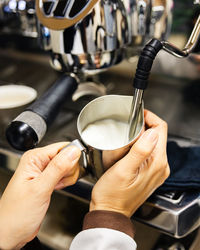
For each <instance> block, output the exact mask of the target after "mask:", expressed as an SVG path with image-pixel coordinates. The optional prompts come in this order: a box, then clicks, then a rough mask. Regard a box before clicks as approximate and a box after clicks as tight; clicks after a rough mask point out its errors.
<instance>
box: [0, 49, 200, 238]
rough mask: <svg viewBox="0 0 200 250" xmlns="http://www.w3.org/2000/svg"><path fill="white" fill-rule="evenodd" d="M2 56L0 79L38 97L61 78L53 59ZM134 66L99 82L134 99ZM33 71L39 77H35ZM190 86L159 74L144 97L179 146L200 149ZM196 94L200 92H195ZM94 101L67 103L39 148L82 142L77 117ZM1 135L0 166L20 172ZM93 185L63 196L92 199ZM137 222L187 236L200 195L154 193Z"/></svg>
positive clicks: (199, 218) (199, 122)
mask: <svg viewBox="0 0 200 250" xmlns="http://www.w3.org/2000/svg"><path fill="white" fill-rule="evenodd" d="M1 58H2V60H1V62H0V76H1V78H0V81H2V82H8V83H9V82H10V83H23V84H26V85H29V86H32V87H34V88H36V89H37V90H38V92H39V95H40V94H41V93H42V92H43V91H44V90H45V89H46V88H48V86H49V85H50V84H51V83H52V82H53V80H54V79H56V77H57V74H56V73H55V72H54V71H53V70H52V69H51V68H50V66H49V65H48V60H47V59H48V58H47V57H46V56H45V55H43V56H41V55H34V56H33V55H32V56H30V55H29V56H26V54H23V55H22V56H21V55H20V53H19V54H16V53H15V54H12V53H11V52H9V53H7V52H6V53H5V52H3V51H1ZM11 62H12V63H11ZM133 67H135V65H130V64H128V63H125V64H122V65H120V66H117V67H116V69H111V70H109V71H107V72H104V73H101V74H100V75H99V79H98V80H100V81H101V82H102V83H103V84H104V85H105V86H106V88H107V93H108V94H113V93H115V94H124V95H130V93H132V84H131V83H132V77H133V72H132V69H133ZM22 69H23V70H22ZM124 69H125V70H124ZM127 69H130V70H127ZM32 70H34V73H32V74H31V73H30V72H31V71H32ZM45 75H47V76H48V77H45ZM190 86H191V87H192V85H190V83H188V82H187V81H183V80H182V79H181V80H177V79H168V78H167V77H165V78H158V77H157V76H156V77H153V78H152V79H151V82H150V84H149V89H148V90H147V91H146V93H145V99H144V101H145V106H146V108H148V109H150V110H152V111H153V112H155V113H156V114H158V115H159V116H161V117H162V118H163V119H164V120H166V121H167V122H168V124H169V135H173V136H174V138H175V139H176V141H177V142H178V143H179V144H181V145H187V146H189V145H200V130H199V128H200V114H199V113H200V111H199V105H200V104H199V105H198V103H195V102H193V103H192V100H194V101H195V100H197V99H195V98H189V97H188V91H189V88H190ZM197 87H198V86H197ZM192 93H193V94H195V93H198V92H197V91H193V92H192ZM199 93H200V90H199ZM90 99H91V97H88V96H87V97H82V98H80V99H79V100H78V101H76V102H72V101H71V102H67V103H66V104H65V106H64V107H63V109H62V111H61V113H60V115H59V116H58V117H57V120H56V121H55V123H54V125H53V126H52V127H51V128H50V129H49V131H48V133H47V134H46V136H45V138H44V139H43V140H42V142H41V143H40V145H39V146H43V145H47V144H49V143H53V142H57V141H61V140H62V141H63V140H69V141H71V140H73V139H75V138H77V137H78V133H77V130H76V119H77V115H78V114H79V112H80V110H81V109H82V107H83V106H84V105H85V104H86V103H87V102H88V101H90ZM198 100H199V99H198ZM191 127H192V128H193V129H192V130H191ZM0 137H1V140H0V167H1V168H4V169H6V170H11V171H15V169H16V167H17V164H18V161H19V158H20V156H21V153H19V152H17V151H14V150H13V149H12V148H11V147H10V146H9V145H8V143H7V142H6V139H5V137H4V136H2V135H0ZM93 185H94V180H92V179H90V178H89V177H87V178H84V179H81V180H79V181H78V183H77V184H76V185H74V186H72V187H69V188H66V189H64V190H62V191H60V192H61V193H62V194H64V195H67V196H73V197H75V198H78V199H79V200H84V201H89V200H90V195H91V190H92V187H93ZM133 219H136V220H138V221H140V222H142V223H145V224H147V225H150V226H153V227H154V228H157V229H159V230H161V231H162V232H164V233H167V234H170V235H171V236H173V237H176V238H180V237H184V236H186V235H187V234H189V233H190V232H192V231H193V230H194V229H196V228H197V227H198V226H200V191H199V192H198V191H190V192H184V193H177V192H168V193H159V194H158V193H157V194H156V193H154V194H153V195H152V196H151V197H150V198H149V199H148V200H147V201H146V202H145V203H144V204H143V205H142V206H141V207H140V208H139V210H138V211H137V212H136V214H135V215H134V218H133Z"/></svg>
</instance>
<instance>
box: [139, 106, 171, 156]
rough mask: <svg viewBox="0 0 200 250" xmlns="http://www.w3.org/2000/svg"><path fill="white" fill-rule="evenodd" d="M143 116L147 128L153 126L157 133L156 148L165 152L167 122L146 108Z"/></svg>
mask: <svg viewBox="0 0 200 250" xmlns="http://www.w3.org/2000/svg"><path fill="white" fill-rule="evenodd" d="M144 117H145V123H146V124H147V126H148V127H149V128H155V129H156V130H157V132H158V134H159V140H158V143H157V148H159V149H160V150H162V151H163V152H166V143H167V130H168V128H167V123H166V122H165V121H163V120H162V119H160V118H159V117H158V116H157V115H155V114H153V113H152V112H151V111H148V110H145V111H144Z"/></svg>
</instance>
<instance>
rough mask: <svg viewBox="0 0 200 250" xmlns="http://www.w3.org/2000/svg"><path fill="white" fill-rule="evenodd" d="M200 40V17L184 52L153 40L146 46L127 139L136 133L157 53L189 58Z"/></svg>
mask: <svg viewBox="0 0 200 250" xmlns="http://www.w3.org/2000/svg"><path fill="white" fill-rule="evenodd" d="M199 38H200V15H199V17H198V19H197V21H196V23H195V25H194V28H193V30H192V33H191V35H190V37H189V39H188V42H187V43H186V45H185V47H184V48H183V50H180V49H179V48H177V47H176V46H174V45H173V44H170V43H169V42H168V41H159V40H157V39H155V38H153V39H152V40H151V41H150V42H149V43H147V44H146V46H145V47H144V49H143V50H142V52H141V55H140V57H139V61H138V65H137V69H136V74H135V78H134V81H133V87H134V95H133V101H132V105H131V112H130V116H129V121H128V123H129V128H128V135H127V137H128V138H127V139H128V141H130V139H131V138H133V137H134V135H135V133H136V128H137V123H138V117H139V111H140V108H141V104H142V98H143V93H144V90H145V89H146V88H147V85H148V78H149V74H150V71H151V67H152V64H153V61H154V59H155V57H156V55H157V53H158V52H159V51H160V50H161V49H162V48H163V49H164V50H165V51H166V52H168V53H170V54H172V55H173V56H176V57H179V58H182V57H187V56H188V55H189V54H190V53H191V52H192V51H193V50H194V48H195V46H196V45H197V43H198V42H199Z"/></svg>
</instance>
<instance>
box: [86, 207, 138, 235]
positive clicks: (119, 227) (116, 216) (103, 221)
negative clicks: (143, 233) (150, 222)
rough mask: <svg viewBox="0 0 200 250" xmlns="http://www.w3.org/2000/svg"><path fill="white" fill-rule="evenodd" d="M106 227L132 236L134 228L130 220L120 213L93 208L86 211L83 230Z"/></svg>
mask: <svg viewBox="0 0 200 250" xmlns="http://www.w3.org/2000/svg"><path fill="white" fill-rule="evenodd" d="M96 228H107V229H112V230H116V231H120V232H123V233H125V234H127V235H129V236H130V237H131V238H134V234H135V230H134V227H133V224H132V221H131V220H130V219H129V218H128V217H127V216H125V215H123V214H122V213H118V212H113V211H106V210H93V211H91V212H89V213H87V214H86V215H85V217H84V221H83V230H87V229H96Z"/></svg>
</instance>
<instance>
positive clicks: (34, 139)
mask: <svg viewBox="0 0 200 250" xmlns="http://www.w3.org/2000/svg"><path fill="white" fill-rule="evenodd" d="M77 86H78V82H77V79H76V77H75V76H69V75H62V76H61V77H60V78H59V79H58V80H57V81H56V82H55V83H54V84H53V85H52V86H51V87H50V88H49V89H48V90H47V91H46V92H45V93H44V94H43V95H42V96H41V97H40V98H39V99H37V100H36V101H35V102H34V103H33V104H31V105H30V106H29V107H28V108H26V109H25V111H24V112H22V113H21V114H20V115H19V116H17V118H15V119H14V120H13V121H12V122H11V123H10V124H9V126H8V128H7V130H6V137H7V140H8V142H9V143H10V144H11V146H12V147H14V148H15V149H17V150H20V151H26V150H29V149H31V148H34V147H35V146H36V145H37V144H38V143H39V142H40V141H41V139H42V138H43V136H44V135H45V133H46V131H47V129H48V127H49V126H50V125H51V124H52V123H53V121H54V120H55V118H56V116H57V115H58V113H59V110H60V108H61V106H62V105H63V104H64V103H65V101H66V100H68V99H69V98H71V97H72V95H73V93H74V92H75V90H76V89H77Z"/></svg>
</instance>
